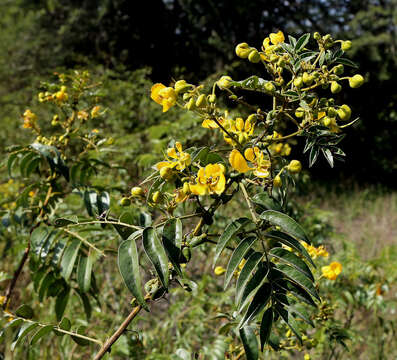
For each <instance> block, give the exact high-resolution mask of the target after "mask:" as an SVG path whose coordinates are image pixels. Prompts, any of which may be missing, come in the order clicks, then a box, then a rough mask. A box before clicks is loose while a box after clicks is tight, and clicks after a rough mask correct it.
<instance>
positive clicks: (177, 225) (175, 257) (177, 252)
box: [161, 218, 182, 276]
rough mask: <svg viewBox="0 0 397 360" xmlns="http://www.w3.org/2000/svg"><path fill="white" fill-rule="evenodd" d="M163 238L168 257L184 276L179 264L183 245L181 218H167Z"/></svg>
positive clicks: (180, 274)
mask: <svg viewBox="0 0 397 360" xmlns="http://www.w3.org/2000/svg"><path fill="white" fill-rule="evenodd" d="M161 238H162V241H163V245H164V248H165V250H166V252H167V254H168V258H169V259H170V261H171V263H172V265H173V266H174V268H175V270H176V271H177V272H178V274H179V276H182V271H181V268H180V266H179V260H180V258H181V247H182V222H181V220H180V219H177V218H172V219H169V220H167V222H166V223H165V224H164V227H163V233H162V236H161Z"/></svg>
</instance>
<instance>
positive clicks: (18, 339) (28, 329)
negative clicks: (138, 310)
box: [11, 322, 39, 351]
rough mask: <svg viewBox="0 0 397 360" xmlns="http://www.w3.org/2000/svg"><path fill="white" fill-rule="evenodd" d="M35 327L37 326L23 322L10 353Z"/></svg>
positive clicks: (36, 324)
mask: <svg viewBox="0 0 397 360" xmlns="http://www.w3.org/2000/svg"><path fill="white" fill-rule="evenodd" d="M37 326H39V324H38V323H31V322H25V323H24V324H23V325H22V326H21V328H20V329H19V331H18V333H17V335H16V337H15V341H14V342H13V343H12V344H11V351H14V349H15V347H16V346H17V345H18V344H19V343H20V342H21V341H22V340H23V339H24V338H25V336H26V335H28V334H29V333H30V332H31V331H33V330H34V329H36V328H37Z"/></svg>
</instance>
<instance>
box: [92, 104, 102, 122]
mask: <svg viewBox="0 0 397 360" xmlns="http://www.w3.org/2000/svg"><path fill="white" fill-rule="evenodd" d="M100 109H101V107H100V106H99V105H97V106H94V107H93V108H92V110H91V117H92V118H93V119H94V118H96V117H98V115H99V110H100Z"/></svg>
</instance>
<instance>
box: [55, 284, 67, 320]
mask: <svg viewBox="0 0 397 360" xmlns="http://www.w3.org/2000/svg"><path fill="white" fill-rule="evenodd" d="M69 293H70V289H69V288H67V289H65V290H63V291H62V292H60V293H59V294H58V296H57V299H56V301H55V314H56V317H57V321H60V320H61V319H62V317H63V314H64V313H65V309H66V305H67V304H68V301H69Z"/></svg>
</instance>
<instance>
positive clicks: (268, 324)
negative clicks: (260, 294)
mask: <svg viewBox="0 0 397 360" xmlns="http://www.w3.org/2000/svg"><path fill="white" fill-rule="evenodd" d="M272 326H273V309H272V308H271V307H269V308H268V309H267V310H266V311H265V312H264V313H263V316H262V321H261V327H260V331H259V337H260V340H261V351H263V347H264V346H265V344H266V343H267V342H268V341H269V336H270V333H271V331H272Z"/></svg>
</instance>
